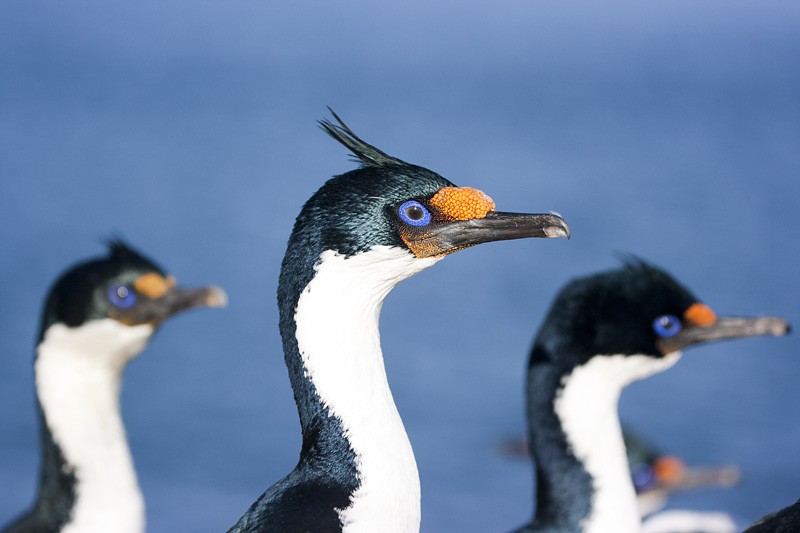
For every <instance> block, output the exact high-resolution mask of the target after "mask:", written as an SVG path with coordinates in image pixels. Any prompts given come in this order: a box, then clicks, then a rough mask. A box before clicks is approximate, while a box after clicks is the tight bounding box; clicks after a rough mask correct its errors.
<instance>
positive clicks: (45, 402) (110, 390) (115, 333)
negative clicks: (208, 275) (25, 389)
mask: <svg viewBox="0 0 800 533" xmlns="http://www.w3.org/2000/svg"><path fill="white" fill-rule="evenodd" d="M152 333H153V327H152V326H150V325H140V326H126V325H124V324H120V323H119V322H117V321H116V320H112V319H110V318H107V319H102V320H93V321H91V322H88V323H86V324H84V325H82V326H79V327H77V328H68V327H66V326H64V325H63V324H55V325H53V326H51V327H50V328H49V329H48V330H47V331H46V332H45V335H44V339H43V340H42V342H41V344H40V345H39V349H38V357H37V359H36V365H35V370H36V393H37V395H38V397H39V402H40V403H41V406H42V410H43V411H44V416H45V421H46V423H47V426H48V427H49V429H50V431H51V433H52V435H53V440H54V441H55V442H56V444H58V445H59V447H60V448H61V451H62V453H63V454H64V459H65V461H66V462H67V463H68V464H69V465H70V466H71V467H73V468H74V469H75V476H76V501H75V507H74V508H73V509H72V513H71V516H70V521H69V522H68V523H67V524H66V526H65V528H64V529H63V531H64V532H77V531H80V532H101V531H102V532H108V531H115V532H122V533H128V532H130V533H140V532H142V531H144V527H145V518H144V501H143V499H142V494H141V491H140V490H139V485H138V483H137V480H136V472H135V470H134V468H133V461H132V459H131V455H130V451H129V450H128V443H127V440H126V437H125V427H124V425H123V423H122V418H121V416H120V411H119V391H120V384H121V378H122V370H123V369H124V367H125V364H126V363H127V362H128V361H129V360H130V359H131V358H132V357H134V356H135V355H137V354H138V353H139V352H141V351H142V349H144V347H145V345H146V344H147V340H148V339H149V338H150V335H152Z"/></svg>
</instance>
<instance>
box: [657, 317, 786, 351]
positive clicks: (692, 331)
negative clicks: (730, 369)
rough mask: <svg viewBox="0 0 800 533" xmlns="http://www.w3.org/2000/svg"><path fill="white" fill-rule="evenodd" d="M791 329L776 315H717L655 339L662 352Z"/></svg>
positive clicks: (783, 333)
mask: <svg viewBox="0 0 800 533" xmlns="http://www.w3.org/2000/svg"><path fill="white" fill-rule="evenodd" d="M790 331H791V326H790V325H789V323H788V322H787V321H786V320H784V319H782V318H780V317H776V316H762V317H756V318H748V317H719V318H718V319H717V320H716V321H715V322H714V323H713V324H711V325H708V326H690V327H686V328H684V329H683V330H681V331H680V332H678V334H676V335H673V336H672V337H665V338H663V339H659V340H658V341H657V346H658V348H659V349H660V350H661V352H662V353H665V354H666V353H670V352H675V351H678V350H681V349H683V348H686V347H688V346H693V345H695V344H703V343H707V342H715V341H721V340H725V339H739V338H743V337H754V336H757V335H775V336H781V335H786V334H787V333H789V332H790Z"/></svg>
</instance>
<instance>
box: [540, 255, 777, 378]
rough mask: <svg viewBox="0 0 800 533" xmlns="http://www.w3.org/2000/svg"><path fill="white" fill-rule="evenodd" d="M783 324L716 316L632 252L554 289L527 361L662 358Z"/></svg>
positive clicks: (572, 363) (770, 331) (770, 319)
mask: <svg viewBox="0 0 800 533" xmlns="http://www.w3.org/2000/svg"><path fill="white" fill-rule="evenodd" d="M788 331H789V325H788V323H787V322H786V321H784V320H783V319H780V318H777V317H758V318H731V317H718V316H717V315H716V314H715V313H714V311H712V310H711V308H710V307H709V306H708V305H706V304H704V303H702V302H701V301H700V300H699V299H698V298H697V297H696V296H695V295H694V294H692V292H690V291H689V289H687V288H686V287H684V286H683V285H681V284H680V283H679V282H678V281H677V280H675V279H674V278H673V277H672V276H670V275H669V274H668V273H667V272H665V271H664V270H662V269H660V268H657V267H655V266H653V265H651V264H648V263H646V262H644V261H642V260H641V259H638V258H633V257H631V258H628V259H627V260H626V264H625V265H624V266H623V267H622V268H619V269H617V270H612V271H609V272H604V273H601V274H596V275H593V276H589V277H585V278H581V279H577V280H574V281H572V282H571V283H569V284H568V285H567V286H565V287H564V288H563V289H562V290H561V291H560V292H559V294H558V295H557V296H556V298H555V301H554V302H553V304H552V306H551V309H550V311H549V313H548V315H547V317H546V319H545V322H544V324H543V325H542V327H541V328H540V330H539V333H538V335H537V337H536V342H535V345H534V350H533V354H532V357H531V364H532V365H533V364H535V363H537V362H541V361H544V360H550V361H555V360H556V359H559V360H562V362H567V365H568V366H577V365H580V364H582V363H584V362H586V361H587V360H588V359H590V358H592V357H594V356H595V355H617V354H622V355H634V354H640V355H647V356H652V357H653V358H663V357H664V356H666V355H667V354H670V353H674V352H678V351H680V350H682V349H683V348H686V347H689V346H693V345H696V344H700V343H705V342H712V341H718V340H723V339H732V338H739V337H749V336H754V335H784V334H786V333H787V332H788Z"/></svg>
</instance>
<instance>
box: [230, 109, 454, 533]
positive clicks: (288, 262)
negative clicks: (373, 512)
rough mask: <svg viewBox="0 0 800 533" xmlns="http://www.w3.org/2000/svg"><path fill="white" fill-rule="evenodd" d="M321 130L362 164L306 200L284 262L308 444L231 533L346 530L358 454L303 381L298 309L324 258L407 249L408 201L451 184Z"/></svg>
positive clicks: (285, 335) (285, 334) (292, 354)
mask: <svg viewBox="0 0 800 533" xmlns="http://www.w3.org/2000/svg"><path fill="white" fill-rule="evenodd" d="M334 116H335V115H334ZM320 124H321V126H322V128H323V129H324V130H325V131H326V132H327V133H329V134H330V135H331V136H333V137H334V138H335V139H336V140H338V141H339V142H341V143H342V144H344V145H345V146H346V147H347V148H348V149H350V150H351V151H352V152H353V155H354V156H355V157H356V158H357V159H358V160H359V161H361V162H362V163H363V166H362V167H361V168H359V169H356V170H353V171H350V172H347V173H345V174H342V175H339V176H336V177H334V178H332V179H330V180H328V181H327V182H326V183H325V184H324V185H323V186H322V187H321V188H320V189H319V190H318V191H317V192H316V193H314V195H313V196H312V197H311V198H310V199H309V200H308V201H307V202H306V204H305V205H304V206H303V208H302V210H301V211H300V214H299V215H298V217H297V219H296V221H295V224H294V229H293V231H292V234H291V236H290V238H289V243H288V246H287V249H286V254H285V256H284V258H283V262H282V264H281V273H280V279H279V282H278V306H279V310H280V332H281V338H282V339H283V350H284V357H285V360H286V366H287V368H288V371H289V379H290V381H291V385H292V389H293V391H294V398H295V402H296V403H297V410H298V414H299V416H300V425H301V430H302V436H303V446H302V450H301V453H300V459H299V462H298V464H297V466H296V467H295V469H294V470H293V471H292V472H291V473H290V474H289V475H288V476H286V477H285V478H283V479H282V480H281V481H279V482H278V483H276V484H274V485H273V486H272V487H270V488H269V489H268V490H267V491H266V492H265V493H264V494H262V495H261V497H260V498H259V499H258V500H256V502H255V503H253V505H252V506H251V507H250V508H249V509H248V511H247V512H246V513H245V514H244V515H243V516H242V517H241V519H240V520H239V521H238V522H237V523H236V524H235V525H234V526H233V527H232V528H231V530H230V531H232V532H254V531H259V532H261V531H275V532H291V531H312V530H313V531H340V530H341V525H340V523H339V517H338V514H337V513H336V511H335V509H344V508H346V507H348V505H349V503H350V495H351V494H352V493H353V492H354V491H355V490H356V489H357V488H358V484H359V482H358V479H357V476H356V467H355V462H354V461H355V456H354V452H353V450H352V448H351V447H350V444H349V443H348V441H347V439H346V438H345V436H344V435H343V430H342V426H341V422H340V420H339V419H338V418H336V417H334V416H331V415H330V413H329V411H328V409H327V408H326V407H325V406H324V405H323V404H322V402H321V400H320V398H319V395H318V394H317V392H316V390H315V388H314V385H313V383H312V382H311V381H310V380H309V379H308V378H307V377H306V376H305V375H304V369H303V364H302V360H301V357H300V354H299V350H298V346H297V339H296V335H295V333H296V324H295V320H294V314H295V309H296V308H297V303H298V300H299V298H300V294H301V293H302V291H303V290H304V289H305V287H306V286H307V285H308V284H309V283H310V282H311V280H312V278H313V277H314V275H315V272H314V266H315V265H317V264H318V263H319V261H320V256H321V254H322V253H323V252H325V251H327V250H333V251H336V252H338V253H339V254H341V255H344V256H352V255H354V254H357V253H359V252H364V251H367V250H369V249H370V248H372V247H373V246H377V245H384V246H394V247H402V248H404V249H406V245H405V244H404V243H403V241H402V239H401V238H400V236H399V224H400V222H399V220H398V216H397V207H398V206H399V205H400V204H401V203H402V202H404V201H406V200H409V199H417V200H420V201H425V200H427V199H429V198H430V197H431V196H433V195H434V194H435V193H436V192H438V191H439V190H440V189H441V188H443V187H447V186H452V183H450V182H449V181H448V180H446V179H445V178H443V177H441V176H440V175H438V174H436V173H435V172H432V171H430V170H428V169H425V168H423V167H419V166H415V165H410V164H407V163H404V162H403V161H400V160H399V159H396V158H393V157H391V156H388V155H386V154H384V153H383V152H381V151H380V150H378V149H377V148H375V147H373V146H371V145H369V144H367V143H365V142H364V141H362V140H361V139H359V138H358V137H356V136H355V134H353V133H352V131H350V130H349V129H348V128H347V127H346V126H345V125H344V124H342V123H341V122H340V125H338V126H337V125H333V124H331V123H330V122H328V121H321V123H320Z"/></svg>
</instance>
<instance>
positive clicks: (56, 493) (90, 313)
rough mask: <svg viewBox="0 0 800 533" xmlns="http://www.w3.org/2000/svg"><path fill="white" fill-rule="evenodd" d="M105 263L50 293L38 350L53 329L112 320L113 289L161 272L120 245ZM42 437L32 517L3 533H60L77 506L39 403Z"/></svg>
mask: <svg viewBox="0 0 800 533" xmlns="http://www.w3.org/2000/svg"><path fill="white" fill-rule="evenodd" d="M108 248H109V252H108V255H107V256H106V257H103V258H98V259H92V260H89V261H86V262H83V263H80V264H77V265H75V266H73V267H71V268H70V269H68V270H67V271H65V272H64V273H63V274H62V275H61V276H60V277H59V278H58V279H57V280H56V282H55V283H54V284H53V286H52V287H51V288H50V290H49V292H48V295H47V299H46V301H45V305H44V309H43V312H42V319H41V325H40V329H39V335H38V341H37V345H38V344H39V343H41V341H42V339H43V338H44V335H45V333H46V331H47V330H48V328H50V327H51V326H53V325H54V324H58V323H60V324H64V325H66V326H69V327H77V326H80V325H81V324H83V323H85V322H87V321H89V320H93V319H98V318H104V317H106V316H108V309H109V306H110V304H109V302H108V299H107V297H106V290H107V288H108V287H109V286H110V285H111V284H112V283H118V284H126V283H131V282H133V280H135V279H136V278H137V277H139V276H141V275H142V274H144V273H147V272H157V273H159V274H162V275H163V271H162V270H161V268H160V267H158V266H157V265H156V264H155V263H154V262H152V261H151V260H149V259H147V258H146V257H144V256H143V255H142V254H140V253H139V252H137V251H136V250H134V249H133V248H131V247H130V246H129V245H127V244H126V243H124V242H123V241H121V240H119V239H114V240H111V241H109V242H108ZM37 406H38V411H39V426H40V433H41V465H40V470H39V487H38V493H37V497H36V502H35V503H34V506H33V507H32V508H31V510H30V511H28V512H27V513H25V514H23V515H22V516H20V517H19V518H17V519H16V520H15V521H14V522H12V523H10V524H8V525H7V526H6V527H5V528H4V529H3V530H2V531H3V533H38V532H49V531H60V530H61V528H62V527H64V525H66V523H67V522H68V520H69V516H70V512H71V509H72V507H73V505H74V504H75V488H76V478H75V474H74V472H73V471H72V469H71V468H70V466H69V465H67V464H66V462H65V460H64V455H63V452H62V450H61V448H60V447H59V446H58V444H56V443H55V442H54V441H53V436H52V434H51V433H50V429H49V427H48V425H47V420H46V418H45V415H44V413H43V411H42V407H41V404H40V403H39V402H38V400H37Z"/></svg>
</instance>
